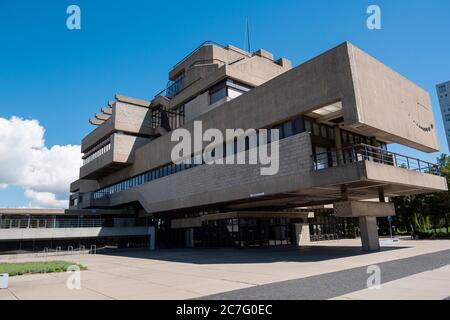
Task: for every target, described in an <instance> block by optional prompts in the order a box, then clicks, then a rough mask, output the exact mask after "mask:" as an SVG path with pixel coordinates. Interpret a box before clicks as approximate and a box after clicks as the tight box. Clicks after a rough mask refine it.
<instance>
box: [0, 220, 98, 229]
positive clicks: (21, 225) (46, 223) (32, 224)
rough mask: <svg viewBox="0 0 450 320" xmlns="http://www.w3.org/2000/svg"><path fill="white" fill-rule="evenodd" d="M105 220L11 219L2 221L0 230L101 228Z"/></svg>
mask: <svg viewBox="0 0 450 320" xmlns="http://www.w3.org/2000/svg"><path fill="white" fill-rule="evenodd" d="M104 224H105V220H104V219H26V218H22V219H9V218H6V219H5V218H3V219H1V220H0V229H56V228H99V227H103V226H104Z"/></svg>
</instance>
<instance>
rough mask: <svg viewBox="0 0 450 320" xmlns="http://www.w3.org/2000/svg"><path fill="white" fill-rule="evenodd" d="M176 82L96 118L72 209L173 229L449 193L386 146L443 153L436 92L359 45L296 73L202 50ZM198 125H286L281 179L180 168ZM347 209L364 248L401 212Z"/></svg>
mask: <svg viewBox="0 0 450 320" xmlns="http://www.w3.org/2000/svg"><path fill="white" fill-rule="evenodd" d="M169 80H170V81H171V82H170V86H168V87H167V89H166V90H164V91H163V92H162V93H160V94H158V95H157V96H156V97H155V98H154V99H153V100H151V101H146V100H141V99H135V98H129V97H125V96H120V95H117V96H116V100H115V101H112V102H109V107H108V108H103V109H102V114H103V116H102V115H98V114H97V115H96V116H95V118H94V119H91V123H93V124H95V125H97V126H98V127H97V128H96V129H95V130H94V131H93V132H92V133H90V134H89V135H88V136H87V137H85V138H84V139H83V141H82V151H83V152H84V153H85V156H84V158H85V159H87V160H85V162H86V163H85V165H84V166H83V167H82V168H81V169H80V180H78V181H76V182H74V183H72V185H71V192H72V196H71V205H70V208H71V210H75V209H76V210H92V209H96V208H97V209H113V210H116V211H117V212H122V211H123V210H126V212H127V213H128V214H129V213H130V212H132V214H135V215H137V216H148V217H151V218H154V219H164V218H170V219H172V222H173V220H174V219H188V218H192V219H197V220H198V216H199V215H205V214H217V213H226V212H236V211H243V212H245V211H249V210H251V211H252V212H255V211H259V212H261V214H267V213H270V212H272V213H278V214H279V216H280V217H282V216H283V213H280V212H286V215H287V213H290V214H292V212H300V211H302V212H308V210H310V208H312V207H314V208H317V206H325V205H333V204H338V203H340V202H359V201H367V200H370V199H374V198H375V199H379V201H381V202H384V201H385V197H392V196H398V195H405V194H417V193H428V192H435V191H442V190H447V183H446V181H445V179H444V178H443V177H441V176H440V175H439V172H438V169H437V168H436V166H435V165H433V164H430V163H427V162H424V161H420V160H418V159H415V158H411V157H407V156H404V155H397V154H395V153H392V152H389V151H387V148H386V146H387V145H388V144H391V143H400V144H403V145H406V146H409V147H412V148H415V149H418V150H421V151H424V152H434V151H438V150H439V145H438V139H437V136H436V129H435V122H434V117H433V112H432V106H431V102H430V98H429V95H428V93H427V92H426V91H424V90H422V89H421V88H419V87H418V86H416V85H415V84H414V83H412V82H410V81H409V80H407V79H406V78H404V77H402V76H401V75H399V74H398V73H396V72H395V71H393V70H391V69H390V68H388V67H386V66H385V65H383V64H382V63H381V62H379V61H377V60H376V59H375V58H373V57H371V56H370V55H368V54H366V53H365V52H363V51H362V50H360V49H358V48H357V47H355V46H354V45H352V44H350V43H347V42H346V43H343V44H341V45H339V46H338V47H336V48H333V49H331V50H329V51H327V52H325V53H323V54H321V55H319V56H317V57H315V58H313V59H311V60H309V61H307V62H305V63H303V64H301V65H299V66H298V67H296V68H293V69H292V67H291V63H290V61H289V60H287V59H285V58H281V59H279V60H274V59H273V56H272V54H270V53H269V52H267V51H265V50H258V51H257V52H255V53H248V52H245V51H242V50H240V49H238V48H235V47H233V46H220V45H218V44H215V43H205V44H203V45H202V46H200V47H199V48H198V49H197V50H195V51H194V52H193V53H191V54H190V55H189V56H188V57H186V58H185V59H183V60H182V61H181V62H180V63H178V64H177V65H176V66H175V67H174V68H173V70H172V71H170V73H169ZM194 121H201V123H202V126H203V130H204V131H205V130H207V129H210V128H216V129H219V130H221V131H222V132H225V130H226V129H237V128H241V129H244V130H247V129H281V131H280V132H281V135H282V136H281V140H280V141H279V143H280V165H279V172H278V174H276V175H273V176H263V175H261V174H260V167H261V166H258V165H200V166H195V167H185V166H182V167H180V166H178V165H176V164H173V163H172V159H171V151H172V149H173V147H174V146H175V145H176V142H172V141H171V132H172V131H173V130H175V129H177V128H184V129H187V130H189V131H190V132H193V131H194ZM206 144H207V143H205V145H204V147H205V146H206ZM247 152H249V151H248V150H247ZM377 201H378V200H377ZM341 207H342V206H341ZM349 208H353V210H348V213H347V216H353V217H358V218H359V219H360V223H361V231H363V230H364V231H365V234H364V235H362V239H363V242H364V243H363V247H364V248H365V249H368V250H374V249H375V250H376V249H378V241H377V237H378V236H377V234H376V232H374V231H373V230H375V231H376V228H375V227H374V226H373V224H374V223H375V219H367V217H374V216H386V215H392V214H393V211H392V210H393V207H392V205H389V204H386V203H383V204H380V208H383V210H384V211H386V212H381V213H380V210H378V209H379V208H378V209H377V208H376V205H368V206H360V205H355V206H351V205H350V206H349ZM354 208H366V209H364V210H365V211H364V212H359V211H358V210H356V209H354ZM370 208H373V209H370ZM299 210H300V211H299ZM383 210H381V211H383ZM340 215H341V216H346V214H345V213H342V210H341V211H340ZM175 225H176V223H175ZM294 229H295V228H294ZM191 233H192V232H191V231H189V230H188V231H187V234H191ZM189 243H192V239H190V240H189Z"/></svg>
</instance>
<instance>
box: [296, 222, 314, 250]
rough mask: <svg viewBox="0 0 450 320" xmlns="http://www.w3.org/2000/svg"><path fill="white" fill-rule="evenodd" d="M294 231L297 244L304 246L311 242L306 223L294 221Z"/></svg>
mask: <svg viewBox="0 0 450 320" xmlns="http://www.w3.org/2000/svg"><path fill="white" fill-rule="evenodd" d="M294 232H295V236H296V239H297V245H298V246H304V245H308V244H310V243H311V236H310V233H309V224H308V223H296V224H295V225H294Z"/></svg>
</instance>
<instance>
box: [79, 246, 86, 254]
mask: <svg viewBox="0 0 450 320" xmlns="http://www.w3.org/2000/svg"><path fill="white" fill-rule="evenodd" d="M79 250H80V252H81V254H84V253H85V252H84V251H85V250H86V247H85V246H84V245H80V248H79Z"/></svg>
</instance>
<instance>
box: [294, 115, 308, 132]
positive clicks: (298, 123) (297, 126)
mask: <svg viewBox="0 0 450 320" xmlns="http://www.w3.org/2000/svg"><path fill="white" fill-rule="evenodd" d="M293 126H294V128H293V129H294V134H298V133H301V132H304V131H305V128H304V125H303V119H302V118H296V119H295V120H294V123H293Z"/></svg>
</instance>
